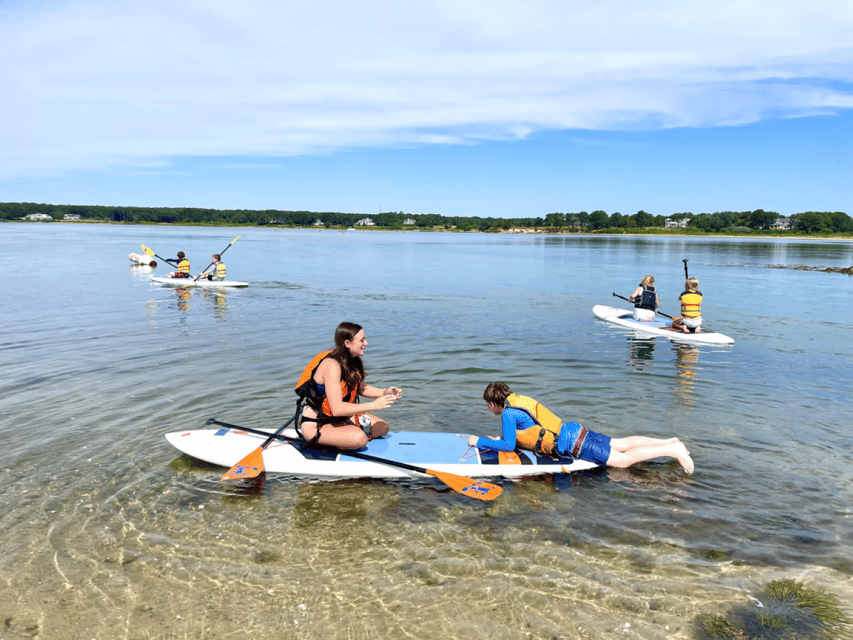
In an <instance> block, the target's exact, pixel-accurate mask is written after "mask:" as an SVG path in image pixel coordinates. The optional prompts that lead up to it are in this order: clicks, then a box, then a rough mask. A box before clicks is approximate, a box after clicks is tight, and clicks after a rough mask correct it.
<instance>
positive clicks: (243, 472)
mask: <svg viewBox="0 0 853 640" xmlns="http://www.w3.org/2000/svg"><path fill="white" fill-rule="evenodd" d="M262 452H263V449H262V448H261V447H258V448H257V449H255V450H254V451H252V453H250V454H249V455H247V456H246V457H245V458H243V459H242V460H240V462H238V463H237V464H235V465H234V466H233V467H231V468H230V469H228V471H226V472H225V475H224V476H222V478H221V480H220V481H222V480H239V479H240V478H257V477H258V476H259V475H261V471H263V470H264V455H263V453H262Z"/></svg>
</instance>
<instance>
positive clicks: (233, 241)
mask: <svg viewBox="0 0 853 640" xmlns="http://www.w3.org/2000/svg"><path fill="white" fill-rule="evenodd" d="M242 235H243V234H242V233H241V234H240V235H239V236H237V237H236V238H234V239H233V240H232V241H231V242H229V243H228V246H227V247H225V248H224V249H223V250H222V251H220V252H219V256H220V257H222V254H223V253H225V252H226V251H228V249H229V248H230V247H231V245H232V244H234V243H235V242H237V240H239V239H240V236H242ZM143 246H144V245H143ZM212 266H213V263H212V262H211V263H210V264H209V265H207V266H206V267H205V268H204V269H202V270H201V273H204V272H205V271H207V270H208V269H210V267H212ZM201 273H200V274H198V275H197V276H196V277H195V280H193V284H195V281H196V280H198V279H199V278H201Z"/></svg>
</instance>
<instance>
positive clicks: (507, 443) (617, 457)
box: [468, 382, 694, 473]
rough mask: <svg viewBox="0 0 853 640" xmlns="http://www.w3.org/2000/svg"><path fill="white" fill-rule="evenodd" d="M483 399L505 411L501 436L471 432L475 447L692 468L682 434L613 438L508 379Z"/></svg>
mask: <svg viewBox="0 0 853 640" xmlns="http://www.w3.org/2000/svg"><path fill="white" fill-rule="evenodd" d="M483 399H484V400H485V401H486V406H487V407H488V408H489V411H491V412H492V413H493V414H495V415H496V416H500V417H501V426H502V428H501V437H500V438H492V437H488V438H479V437H477V436H469V437H468V444H469V445H470V446H472V447H477V448H478V449H492V450H494V451H507V452H509V451H513V450H515V448H516V447H518V448H520V449H527V450H529V451H533V452H535V453H537V454H539V455H546V456H572V457H574V458H579V459H581V460H588V461H589V462H594V463H595V464H598V465H601V466H602V467H604V466H607V467H618V468H625V467H630V466H631V465H632V464H636V463H637V462H643V461H644V460H651V459H653V458H675V459H676V460H678V462H679V463H680V464H681V466H682V468H683V469H684V471H685V472H686V473H693V468H694V465H693V459H692V458H691V457H690V452H689V451H687V447H685V446H684V444H683V443H682V442H681V441H680V440H679V439H678V438H667V439H662V438H649V437H646V436H628V437H626V438H610V437H609V436H605V435H602V434H600V433H596V432H595V431H590V430H589V429H587V428H586V427H584V426H582V425H580V424H578V423H577V422H566V423H562V421H561V420H560V419H559V418H558V417H557V416H556V415H554V414H553V413H551V412H550V411H549V410H548V409H546V408H545V407H544V406H543V405H541V404H540V403H539V402H537V401H536V400H534V399H533V398H528V397H527V396H519V395H516V394H514V393H513V392H512V391H511V390H510V388H509V387H508V386H507V385H506V384H505V383H503V382H492V383H491V384H489V386H487V387H486V390H485V391H484V392H483Z"/></svg>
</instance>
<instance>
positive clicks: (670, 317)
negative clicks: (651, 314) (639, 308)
mask: <svg viewBox="0 0 853 640" xmlns="http://www.w3.org/2000/svg"><path fill="white" fill-rule="evenodd" d="M613 295H614V296H616V297H617V298H622V299H623V300H624V301H625V302H631V301H630V300H628V298H626V297H625V296H620V295H619V294H618V293H616V292H615V291H614V292H613ZM631 304H634V303H633V302H631ZM655 313H657V314H659V315H662V316H663V317H664V318H669V319H670V320H672V316H668V315H666V314H665V313H664V312H663V311H655Z"/></svg>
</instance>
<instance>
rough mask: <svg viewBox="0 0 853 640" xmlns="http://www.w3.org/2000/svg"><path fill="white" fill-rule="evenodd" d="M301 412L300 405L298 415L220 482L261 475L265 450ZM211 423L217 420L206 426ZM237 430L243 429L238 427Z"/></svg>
mask: <svg viewBox="0 0 853 640" xmlns="http://www.w3.org/2000/svg"><path fill="white" fill-rule="evenodd" d="M301 411H302V406H301V405H298V406H297V407H296V413H294V414H293V417H292V418H291V419H290V420H288V421H287V422H285V423H284V424H283V425H281V427H279V429H278V431H276V432H275V433H273V434H272V435H271V436H270V437H269V438H267V439H266V440H265V441H264V443H263V444H262V445H261V446H260V447H258V448H257V449H255V450H254V451H252V452H251V453H250V454H249V455H247V456H246V457H244V458H243V459H242V460H240V462H238V463H237V464H235V465H234V466H233V467H231V468H230V469H228V471H226V472H225V475H224V476H222V477H221V478H220V482H222V481H224V480H236V479H238V478H256V477H257V476H259V475H261V471H263V470H264V449H266V448H267V447H268V446H269V444H270V443H271V442H272V441H273V440H275V439H276V437H277V436H278V434H280V433H281V432H282V431H284V429H285V427H287V425H289V424H290V423H291V422H293V421H294V420H296V416H298V415H299V413H300V412H301ZM211 422H216V420H214V419H213V418H211V419H210V420H208V421H207V422H206V423H205V424H210V423H211ZM217 424H221V425H223V426H226V425H225V424H224V423H222V422H217ZM227 426H229V427H231V426H233V425H227ZM236 428H238V429H242V427H236ZM245 431H248V429H245ZM264 435H267V434H266V433H264ZM282 437H283V436H282Z"/></svg>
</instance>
